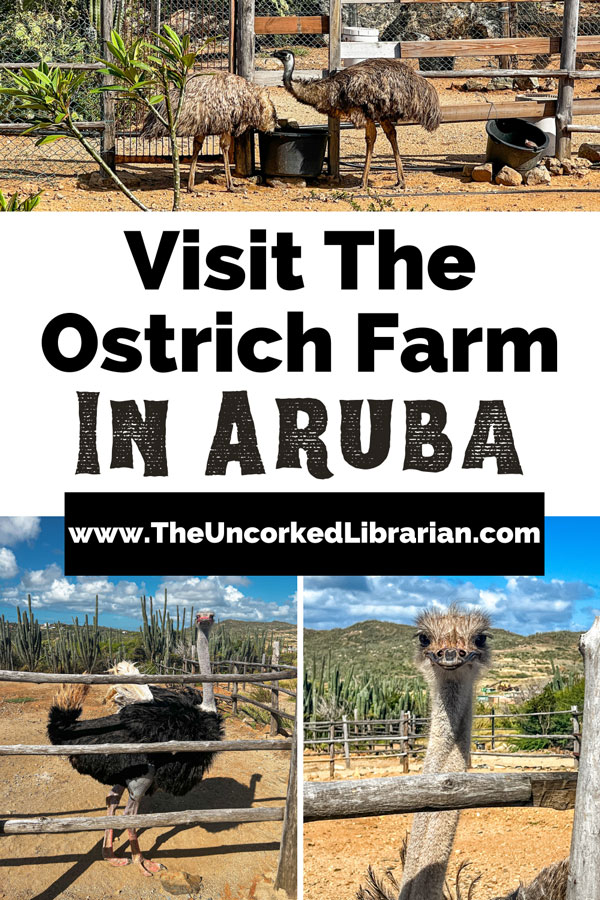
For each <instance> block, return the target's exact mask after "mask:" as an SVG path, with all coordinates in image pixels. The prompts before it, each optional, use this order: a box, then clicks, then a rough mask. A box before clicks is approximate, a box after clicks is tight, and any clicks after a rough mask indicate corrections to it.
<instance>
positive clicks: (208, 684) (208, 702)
mask: <svg viewBox="0 0 600 900" xmlns="http://www.w3.org/2000/svg"><path fill="white" fill-rule="evenodd" d="M196 650H197V653H198V665H199V667H200V674H201V675H212V670H211V666H210V655H209V652H208V634H207V632H206V631H204V629H203V628H202V627H200V628H198V637H197V639H196ZM201 709H203V710H204V711H205V712H216V711H217V704H216V702H215V689H214V685H213V683H212V681H203V682H202V704H201Z"/></svg>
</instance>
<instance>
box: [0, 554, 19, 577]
mask: <svg viewBox="0 0 600 900" xmlns="http://www.w3.org/2000/svg"><path fill="white" fill-rule="evenodd" d="M18 571H19V567H18V565H17V558H16V556H15V554H14V553H13V552H12V550H9V549H8V548H7V547H2V548H0V578H14V577H15V575H16V574H17V572H18Z"/></svg>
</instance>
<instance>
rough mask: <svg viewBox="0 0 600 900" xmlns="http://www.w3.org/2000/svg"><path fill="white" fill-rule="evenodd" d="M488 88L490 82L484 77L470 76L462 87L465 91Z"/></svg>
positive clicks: (485, 89)
mask: <svg viewBox="0 0 600 900" xmlns="http://www.w3.org/2000/svg"><path fill="white" fill-rule="evenodd" d="M487 89H488V83H487V81H484V80H483V78H469V79H468V81H465V83H464V84H463V86H462V88H461V90H463V91H487Z"/></svg>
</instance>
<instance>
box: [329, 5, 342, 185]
mask: <svg viewBox="0 0 600 900" xmlns="http://www.w3.org/2000/svg"><path fill="white" fill-rule="evenodd" d="M342 46H343V45H342V0H329V71H330V72H337V71H338V69H341V67H342ZM328 126H329V143H328V153H327V155H328V161H329V174H330V175H331V176H333V178H335V179H339V177H340V120H339V119H336V118H335V117H334V116H329V119H328Z"/></svg>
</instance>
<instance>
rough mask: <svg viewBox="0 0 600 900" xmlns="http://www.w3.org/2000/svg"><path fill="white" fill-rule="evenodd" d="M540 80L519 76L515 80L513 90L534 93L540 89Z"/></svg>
mask: <svg viewBox="0 0 600 900" xmlns="http://www.w3.org/2000/svg"><path fill="white" fill-rule="evenodd" d="M539 84H540V80H539V78H532V77H531V76H530V75H517V77H516V78H513V88H514V90H515V91H534V90H536V89H537V88H538V87H539Z"/></svg>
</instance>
